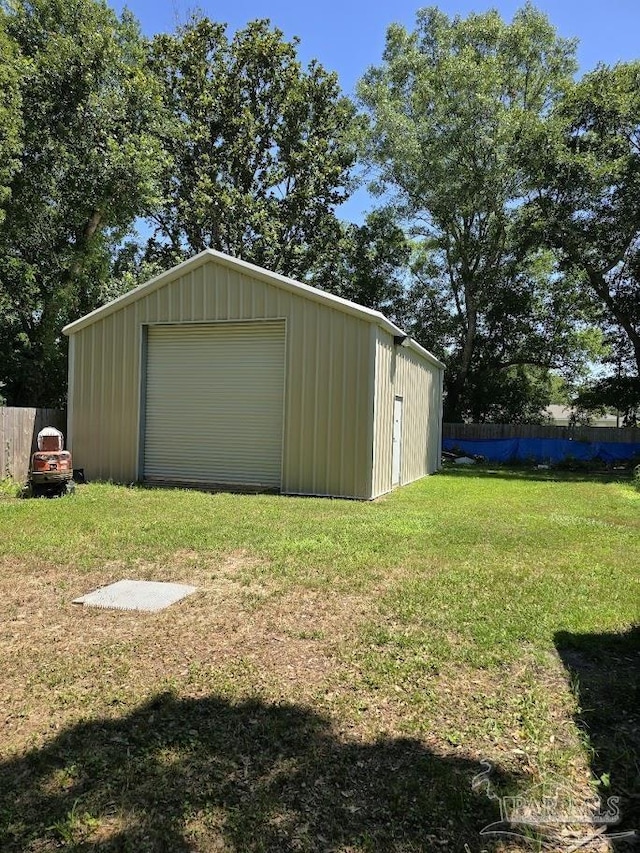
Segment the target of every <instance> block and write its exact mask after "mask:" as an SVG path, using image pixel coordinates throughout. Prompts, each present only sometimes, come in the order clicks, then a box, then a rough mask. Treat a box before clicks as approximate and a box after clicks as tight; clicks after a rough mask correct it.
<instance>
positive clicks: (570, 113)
mask: <svg viewBox="0 0 640 853" xmlns="http://www.w3.org/2000/svg"><path fill="white" fill-rule="evenodd" d="M532 142H533V145H532V147H531V149H530V154H529V156H528V157H527V158H526V162H525V165H526V167H527V168H528V170H529V171H530V172H531V174H532V175H533V176H534V178H535V181H536V188H535V191H534V192H533V193H532V195H531V203H530V206H529V210H528V214H529V216H530V217H531V221H530V224H532V226H533V230H534V232H535V239H537V240H538V241H546V242H547V244H548V245H551V246H553V247H554V248H555V249H556V250H557V251H558V253H559V257H560V260H561V266H562V268H563V269H565V270H569V271H571V272H572V273H574V274H577V275H579V277H580V281H581V284H582V287H583V290H584V292H585V293H586V295H587V296H588V297H589V298H590V299H591V300H592V301H593V302H594V305H595V307H597V309H598V310H599V311H600V312H601V313H602V315H603V321H602V322H603V323H604V324H605V325H606V326H607V328H608V331H609V336H610V338H612V339H613V337H614V335H615V331H614V330H616V329H617V330H618V333H620V334H622V335H623V337H626V344H627V351H628V356H630V357H631V360H632V362H633V363H634V367H635V374H636V376H640V62H634V63H625V64H620V65H617V66H615V67H613V68H610V67H607V66H604V65H602V66H599V67H598V68H597V69H596V70H595V71H593V72H591V73H589V74H586V75H585V76H584V77H583V78H582V80H580V81H579V82H578V83H577V84H576V85H575V86H574V87H572V89H571V90H570V92H569V93H568V94H567V96H566V97H565V98H563V100H562V101H561V102H560V103H559V104H557V105H556V108H555V110H554V114H553V116H552V117H551V120H550V121H549V122H548V123H547V124H546V125H545V126H544V127H542V128H541V129H540V134H539V135H538V136H537V137H534V139H533V140H532ZM534 152H535V153H534ZM616 348H617V349H619V345H617V347H616Z"/></svg>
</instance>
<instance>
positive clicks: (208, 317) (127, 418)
mask: <svg viewBox="0 0 640 853" xmlns="http://www.w3.org/2000/svg"><path fill="white" fill-rule="evenodd" d="M64 332H65V334H67V335H68V336H69V401H68V420H69V426H68V436H67V438H68V444H69V446H70V448H71V449H72V451H73V457H74V463H75V465H76V466H78V467H83V468H84V469H85V472H86V474H87V476H88V477H90V478H93V479H109V480H113V481H115V482H133V481H143V482H147V483H156V484H175V485H187V486H200V487H205V488H207V487H208V488H217V487H240V488H245V489H265V490H266V489H270V490H274V491H281V492H283V493H286V494H299V495H330V496H334V497H349V498H361V499H370V498H375V497H377V496H378V495H381V494H384V493H385V492H388V491H390V490H391V489H392V488H393V487H395V486H397V485H401V484H404V483H408V482H411V481H412V480H416V479H417V478H419V477H423V476H424V475H426V474H429V473H432V472H433V471H435V470H436V469H437V468H438V467H439V464H440V447H441V411H442V377H443V365H442V364H441V362H439V361H438V359H436V358H435V357H434V356H432V355H431V354H430V353H429V352H427V351H426V350H425V349H423V348H422V347H421V346H419V345H418V344H417V343H415V341H412V340H411V339H410V338H407V337H406V336H405V334H404V333H403V332H402V330H401V329H399V328H398V327H397V326H395V325H394V324H393V323H391V322H390V321H389V320H387V319H386V318H385V317H384V316H383V315H382V314H380V313H379V312H377V311H372V310H370V309H368V308H364V307H362V306H360V305H356V304H355V303H353V302H348V301H346V300H344V299H340V298H339V297H337V296H332V295H331V294H328V293H325V292H323V291H320V290H317V289H315V288H313V287H309V286H308V285H304V284H301V283H299V282H296V281H293V280H292V279H288V278H285V277H283V276H280V275H277V274H275V273H271V272H268V271H267V270H264V269H261V268H259V267H256V266H254V265H252V264H248V263H246V262H245V261H240V260H237V259H235V258H231V257H229V256H227V255H223V254H221V253H220V252H214V251H213V250H206V251H204V252H201V253H200V254H199V255H196V256H195V257H194V258H191V259H190V260H188V261H185V262H184V263H183V264H180V265H179V266H177V267H175V268H174V269H172V270H169V271H168V272H166V273H164V274H163V275H160V276H158V277H157V278H155V279H152V280H151V281H149V282H147V283H146V284H143V285H140V286H139V287H137V288H136V289H135V290H132V291H130V292H129V293H126V294H125V295H124V296H121V297H120V298H119V299H116V300H114V301H113V302H110V303H109V304H108V305H104V306H103V307H102V308H98V309H97V310H96V311H93V312H92V313H91V314H88V315H87V316H86V317H83V318H81V319H80V320H77V321H76V322H75V323H71V324H70V325H68V326H67V327H66V328H65V329H64Z"/></svg>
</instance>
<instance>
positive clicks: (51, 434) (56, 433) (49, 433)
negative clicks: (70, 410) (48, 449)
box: [38, 427, 64, 450]
mask: <svg viewBox="0 0 640 853" xmlns="http://www.w3.org/2000/svg"><path fill="white" fill-rule="evenodd" d="M45 438H58V439H59V448H60V450H62V449H63V447H64V435H63V434H62V433H61V432H60V430H59V429H56V428H55V427H45V428H44V429H41V430H40V432H39V433H38V450H42V449H43V447H44V440H43V439H45Z"/></svg>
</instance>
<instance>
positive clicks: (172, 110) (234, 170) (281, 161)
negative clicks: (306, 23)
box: [149, 18, 357, 278]
mask: <svg viewBox="0 0 640 853" xmlns="http://www.w3.org/2000/svg"><path fill="white" fill-rule="evenodd" d="M151 67H152V69H153V71H154V73H155V75H156V77H157V79H158V80H159V82H160V85H161V87H162V93H163V104H164V109H165V110H166V112H167V116H168V119H169V120H168V122H167V124H166V125H165V133H164V134H163V136H162V140H161V141H162V144H163V147H164V149H165V151H166V152H167V154H168V158H167V166H166V168H165V170H164V172H163V174H162V202H161V203H160V204H159V205H158V206H157V207H156V209H155V210H154V211H153V214H152V223H153V225H154V228H155V231H154V236H153V238H152V240H151V241H150V245H149V254H150V255H151V256H154V255H155V256H158V255H160V256H161V255H162V254H163V253H168V254H169V255H170V257H171V259H172V260H175V259H176V258H182V257H184V256H188V255H190V254H193V253H194V252H199V251H201V250H202V249H204V248H213V249H218V250H221V251H224V252H226V253H228V254H232V255H235V256H236V257H239V258H243V259H245V260H249V261H252V262H253V263H256V264H259V265H261V266H264V267H267V268H269V269H271V270H273V271H275V272H280V273H285V274H287V275H291V276H296V277H299V278H305V277H306V275H307V273H308V272H309V270H310V269H311V267H312V266H313V264H314V262H315V261H316V260H317V258H318V255H319V254H320V253H322V251H323V249H324V248H325V247H326V246H327V245H330V244H331V243H332V242H333V240H334V238H335V235H336V234H337V233H338V232H339V225H338V221H337V219H336V217H335V208H336V206H337V205H339V204H340V203H341V202H342V201H344V200H345V199H346V198H347V196H348V194H349V183H350V170H351V167H352V166H353V164H354V162H355V160H356V157H357V145H356V143H357V134H356V121H355V108H354V106H353V104H352V103H351V102H350V101H349V100H347V99H346V98H344V97H342V96H341V94H340V89H339V86H338V81H337V77H336V75H335V74H332V73H329V72H327V71H325V70H324V68H322V66H321V65H320V64H319V63H317V62H312V63H311V64H310V65H309V67H308V68H307V69H306V70H305V69H303V68H302V66H301V64H300V62H299V60H298V58H297V43H296V41H295V40H294V41H293V42H287V41H286V40H285V39H284V37H283V34H282V32H281V31H280V30H278V29H277V28H272V27H271V26H270V24H269V22H268V21H264V20H260V21H254V22H252V23H250V24H249V25H248V26H247V27H245V28H244V29H242V30H239V31H238V32H237V33H236V34H235V35H234V36H233V38H231V39H229V38H228V37H227V35H226V27H225V26H224V25H222V24H217V23H214V22H213V21H211V20H209V19H208V18H194V19H192V20H191V21H190V22H189V23H188V24H186V25H185V26H183V27H180V28H179V30H178V31H177V32H176V33H175V34H174V35H161V36H157V37H156V38H155V39H154V40H153V43H152V45H151Z"/></svg>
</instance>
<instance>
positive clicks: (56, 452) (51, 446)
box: [29, 427, 75, 497]
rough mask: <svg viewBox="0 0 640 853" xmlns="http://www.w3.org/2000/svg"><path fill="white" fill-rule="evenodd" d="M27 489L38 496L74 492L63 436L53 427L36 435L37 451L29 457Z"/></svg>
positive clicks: (70, 463) (69, 457)
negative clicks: (29, 466)
mask: <svg viewBox="0 0 640 853" xmlns="http://www.w3.org/2000/svg"><path fill="white" fill-rule="evenodd" d="M29 487H30V490H31V494H32V495H33V496H34V497H37V496H38V495H47V494H48V495H54V494H57V495H69V494H71V493H72V492H73V491H74V490H75V483H74V482H73V464H72V461H71V454H70V453H69V451H68V450H65V449H64V436H63V435H62V433H61V432H60V430H57V429H55V427H45V428H44V429H42V430H40V432H39V433H38V449H37V451H36V452H35V453H34V454H33V456H32V457H31V468H30V470H29Z"/></svg>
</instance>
